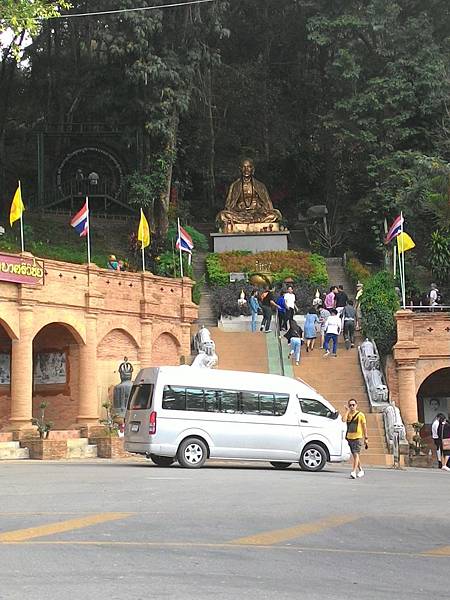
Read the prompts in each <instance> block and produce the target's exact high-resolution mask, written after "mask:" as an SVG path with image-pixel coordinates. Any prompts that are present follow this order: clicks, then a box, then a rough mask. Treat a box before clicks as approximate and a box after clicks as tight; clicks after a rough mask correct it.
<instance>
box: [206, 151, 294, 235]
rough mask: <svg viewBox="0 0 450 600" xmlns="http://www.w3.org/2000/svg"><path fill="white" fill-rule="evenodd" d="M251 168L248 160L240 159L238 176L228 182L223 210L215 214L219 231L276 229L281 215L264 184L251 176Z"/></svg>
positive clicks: (253, 169)
mask: <svg viewBox="0 0 450 600" xmlns="http://www.w3.org/2000/svg"><path fill="white" fill-rule="evenodd" d="M254 171H255V167H254V165H253V162H252V161H251V160H248V159H245V160H243V161H242V163H241V177H240V178H239V179H237V180H236V181H234V182H233V183H232V184H231V186H230V189H229V190H228V195H227V199H226V202H225V209H224V210H222V211H221V212H220V213H219V214H218V215H217V217H216V221H217V223H218V225H219V227H220V228H221V230H222V231H229V230H234V231H261V230H265V229H270V230H273V231H278V230H279V224H278V223H279V221H281V220H282V218H283V217H282V215H281V213H280V211H279V210H276V209H275V208H274V207H273V204H272V202H271V200H270V197H269V192H268V191H267V188H266V186H265V185H264V184H263V183H261V182H260V181H258V180H257V179H254V178H253V173H254ZM268 224H272V225H270V226H269V225H268ZM263 226H264V227H263Z"/></svg>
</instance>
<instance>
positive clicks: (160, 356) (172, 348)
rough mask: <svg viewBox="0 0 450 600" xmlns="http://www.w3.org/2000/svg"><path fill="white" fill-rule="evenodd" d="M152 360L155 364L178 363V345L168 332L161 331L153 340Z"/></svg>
mask: <svg viewBox="0 0 450 600" xmlns="http://www.w3.org/2000/svg"><path fill="white" fill-rule="evenodd" d="M152 362H153V364H154V365H155V366H162V365H179V364H180V347H179V345H178V344H177V341H176V339H175V338H174V337H173V336H172V335H170V333H162V334H161V335H160V336H158V338H157V339H156V340H155V342H154V344H153V353H152Z"/></svg>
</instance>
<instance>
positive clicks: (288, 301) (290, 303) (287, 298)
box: [284, 285, 297, 323]
mask: <svg viewBox="0 0 450 600" xmlns="http://www.w3.org/2000/svg"><path fill="white" fill-rule="evenodd" d="M295 300H296V298H295V294H294V290H293V288H292V285H289V286H288V289H287V292H286V293H285V294H284V303H285V305H286V321H287V322H288V323H289V321H290V320H291V319H293V318H294V315H295V311H296V310H297V306H296V304H295Z"/></svg>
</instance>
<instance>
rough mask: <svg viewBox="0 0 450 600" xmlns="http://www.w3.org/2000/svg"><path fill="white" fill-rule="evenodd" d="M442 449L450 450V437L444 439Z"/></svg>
mask: <svg viewBox="0 0 450 600" xmlns="http://www.w3.org/2000/svg"><path fill="white" fill-rule="evenodd" d="M442 450H450V438H444V439H443V440H442Z"/></svg>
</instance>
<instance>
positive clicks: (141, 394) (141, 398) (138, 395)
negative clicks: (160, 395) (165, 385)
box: [128, 383, 155, 410]
mask: <svg viewBox="0 0 450 600" xmlns="http://www.w3.org/2000/svg"><path fill="white" fill-rule="evenodd" d="M154 388H155V386H154V384H153V383H142V384H141V385H134V386H133V387H132V388H131V392H130V397H129V399H128V410H147V409H149V408H150V407H151V405H152V400H153V390H154Z"/></svg>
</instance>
